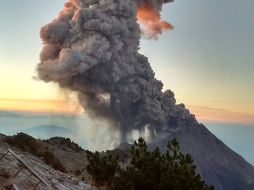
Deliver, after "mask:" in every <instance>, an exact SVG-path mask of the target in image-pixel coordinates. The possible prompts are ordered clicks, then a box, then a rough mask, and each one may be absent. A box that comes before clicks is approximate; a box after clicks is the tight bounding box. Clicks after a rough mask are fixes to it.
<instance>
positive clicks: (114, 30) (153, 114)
mask: <svg viewBox="0 0 254 190" xmlns="http://www.w3.org/2000/svg"><path fill="white" fill-rule="evenodd" d="M163 2H170V1H159V0H69V1H68V3H66V4H65V7H64V10H63V11H62V12H61V13H60V14H59V15H58V17H57V18H56V19H55V20H53V21H52V22H51V23H49V24H47V25H46V26H44V27H43V28H42V29H41V38H42V40H43V43H44V47H43V49H42V51H41V55H40V60H41V62H40V63H39V64H38V66H37V70H38V75H39V78H40V79H41V80H43V81H45V82H56V83H58V84H59V85H60V86H61V87H62V88H67V89H70V90H73V91H76V92H77V93H78V99H79V102H80V104H81V105H82V106H83V108H84V110H85V111H86V112H87V113H88V114H89V115H90V116H91V117H95V118H97V117H101V118H104V119H107V120H108V121H109V122H110V123H111V125H112V126H113V127H114V128H115V129H116V130H119V131H120V133H121V141H126V137H127V136H128V134H130V133H131V132H132V130H134V129H136V130H139V131H143V130H144V128H148V129H149V130H150V132H151V134H152V135H151V136H155V135H156V134H157V133H158V132H160V131H162V130H163V129H164V128H165V126H166V127H170V126H176V125H182V124H184V123H187V122H189V121H192V123H193V122H196V120H195V118H194V116H193V115H191V114H190V113H189V111H188V110H187V109H185V107H184V105H183V104H181V105H176V100H175V98H174V93H173V92H172V91H171V90H166V91H165V92H163V91H162V87H163V84H162V82H161V81H159V80H157V79H156V78H155V77H154V72H153V70H152V69H151V66H150V64H149V62H148V59H147V58H146V57H145V56H143V55H141V54H139V53H138V50H139V41H140V36H141V34H142V31H141V30H140V26H139V25H138V23H137V12H138V10H139V8H140V7H148V8H149V7H150V8H151V9H152V10H155V11H156V12H157V13H158V14H159V11H160V10H161V7H162V5H163ZM158 33H161V31H160V30H159V32H158Z"/></svg>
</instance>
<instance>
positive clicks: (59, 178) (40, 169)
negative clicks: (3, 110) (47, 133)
mask: <svg viewBox="0 0 254 190" xmlns="http://www.w3.org/2000/svg"><path fill="white" fill-rule="evenodd" d="M4 138H5V137H4V136H1V138H0V155H3V154H4V153H5V152H6V146H5V145H4V142H3V139H4ZM11 148H12V149H13V150H14V151H15V152H16V153H17V154H18V155H19V156H20V157H21V158H22V159H23V160H24V161H25V163H26V164H27V165H29V166H30V167H31V168H32V169H33V170H34V171H35V172H37V173H38V174H39V176H41V177H42V178H43V179H44V180H45V181H46V182H47V183H48V184H49V185H50V186H51V187H52V189H54V190H95V188H93V187H91V186H90V185H88V184H87V183H85V182H84V181H82V180H80V179H78V178H77V177H74V175H71V174H70V173H69V174H65V173H63V172H60V171H57V170H55V169H53V168H52V167H51V166H49V165H47V164H45V162H44V161H43V160H42V159H41V158H39V157H36V156H34V155H31V154H29V153H27V152H23V151H20V150H18V149H16V148H15V147H11ZM60 152H61V151H59V152H58V153H60ZM58 153H57V154H58ZM66 154H69V153H68V151H66ZM59 156H64V155H63V154H59ZM80 156H82V154H81V155H80ZM69 159H70V156H69ZM78 159H79V158H77V160H78ZM66 163H68V162H66ZM74 163H75V162H74ZM69 167H70V166H69ZM77 167H78V165H77ZM19 168H20V166H19V163H18V161H17V160H16V159H15V158H14V157H13V156H12V155H10V154H8V155H7V156H6V157H5V158H4V159H3V160H1V161H0V189H3V188H4V187H8V186H11V185H12V184H16V185H17V186H18V187H19V188H20V189H24V190H29V189H33V188H34V186H35V184H36V183H38V180H37V179H36V178H34V177H32V176H30V174H29V172H28V171H26V170H23V171H22V172H21V173H20V174H19V175H18V176H17V177H16V178H13V177H11V176H13V175H14V174H15V172H16V171H18V169H19ZM37 189H39V190H48V188H47V187H45V186H44V185H43V184H41V185H40V186H39V187H38V188H37Z"/></svg>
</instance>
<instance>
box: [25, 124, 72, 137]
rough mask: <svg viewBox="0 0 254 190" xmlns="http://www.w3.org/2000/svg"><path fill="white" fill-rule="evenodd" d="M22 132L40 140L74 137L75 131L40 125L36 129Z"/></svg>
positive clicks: (32, 128)
mask: <svg viewBox="0 0 254 190" xmlns="http://www.w3.org/2000/svg"><path fill="white" fill-rule="evenodd" d="M22 132H24V133H27V134H29V135H31V136H33V137H35V138H40V139H48V138H51V137H56V136H58V137H69V138H70V137H72V136H73V135H74V133H75V132H74V131H72V130H71V129H69V128H66V127H61V126H57V125H39V126H35V127H31V128H28V129H25V130H22Z"/></svg>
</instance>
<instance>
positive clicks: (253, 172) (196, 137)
mask: <svg viewBox="0 0 254 190" xmlns="http://www.w3.org/2000/svg"><path fill="white" fill-rule="evenodd" d="M173 138H176V139H177V140H178V141H179V143H180V147H181V150H182V151H183V152H184V153H190V154H191V155H192V157H193V159H194V163H195V165H196V166H197V170H198V172H199V173H200V175H201V176H202V178H203V179H204V180H205V181H206V182H207V183H208V184H210V185H214V187H215V189H216V190H253V189H254V167H253V166H252V165H251V164H249V163H248V162H247V161H246V160H244V159H243V158H242V157H241V156H240V155H238V154H237V153H235V152H234V151H232V150H231V149H230V148H229V147H227V146H226V145H225V144H224V143H223V142H222V141H221V140H219V139H218V138H217V137H216V136H214V135H213V134H212V133H211V132H210V131H208V129H207V128H206V127H205V126H204V125H202V124H196V125H190V126H178V127H176V128H171V129H170V130H168V131H167V132H166V134H165V133H164V138H161V139H158V140H155V141H154V142H152V143H150V144H149V145H148V147H149V148H150V149H154V148H155V147H159V148H160V150H161V151H162V152H165V151H166V149H167V143H168V141H169V140H171V139H173Z"/></svg>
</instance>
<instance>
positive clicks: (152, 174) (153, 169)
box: [87, 138, 214, 190]
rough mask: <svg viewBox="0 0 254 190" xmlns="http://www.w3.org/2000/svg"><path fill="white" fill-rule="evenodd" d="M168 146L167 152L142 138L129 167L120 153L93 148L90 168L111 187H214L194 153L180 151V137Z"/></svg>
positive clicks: (153, 189)
mask: <svg viewBox="0 0 254 190" xmlns="http://www.w3.org/2000/svg"><path fill="white" fill-rule="evenodd" d="M167 148H168V150H167V152H166V153H165V154H161V153H160V150H159V148H156V149H155V150H154V151H148V150H147V145H146V143H145V141H144V139H143V138H139V140H138V142H135V143H134V145H133V146H132V147H131V150H130V153H131V162H130V164H129V165H128V166H127V167H126V168H121V167H120V166H119V164H118V162H117V157H113V156H111V155H110V154H106V155H104V156H100V154H99V153H98V152H96V153H91V152H90V153H89V156H88V157H89V159H88V160H89V165H88V168H87V169H88V172H89V173H90V175H91V176H92V178H93V179H94V181H95V182H97V183H96V184H97V185H99V186H101V185H103V186H104V188H106V189H108V190H158V189H159V190H213V189H214V188H213V187H212V186H208V185H207V184H205V182H204V181H203V180H202V179H201V176H200V175H199V174H197V172H196V166H195V165H194V164H193V159H192V157H191V155H190V154H183V153H182V152H181V151H180V146H179V143H178V142H177V141H176V139H173V140H172V141H171V142H169V143H168V145H167ZM105 160H107V161H105ZM102 176H103V177H102ZM98 179H99V181H98ZM98 182H99V183H98Z"/></svg>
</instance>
